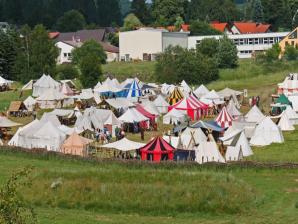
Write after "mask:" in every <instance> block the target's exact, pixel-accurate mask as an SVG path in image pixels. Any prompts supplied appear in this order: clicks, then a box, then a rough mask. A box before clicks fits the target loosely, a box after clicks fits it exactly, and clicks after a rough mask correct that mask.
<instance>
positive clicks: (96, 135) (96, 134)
mask: <svg viewBox="0 0 298 224" xmlns="http://www.w3.org/2000/svg"><path fill="white" fill-rule="evenodd" d="M95 139H96V142H99V130H98V129H96V130H95Z"/></svg>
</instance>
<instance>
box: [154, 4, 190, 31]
mask: <svg viewBox="0 0 298 224" xmlns="http://www.w3.org/2000/svg"><path fill="white" fill-rule="evenodd" d="M185 2H186V0H154V1H153V3H152V15H153V17H154V19H155V23H156V25H159V26H169V25H173V24H174V23H175V20H176V18H177V17H178V16H180V17H184V15H185V8H184V6H185Z"/></svg>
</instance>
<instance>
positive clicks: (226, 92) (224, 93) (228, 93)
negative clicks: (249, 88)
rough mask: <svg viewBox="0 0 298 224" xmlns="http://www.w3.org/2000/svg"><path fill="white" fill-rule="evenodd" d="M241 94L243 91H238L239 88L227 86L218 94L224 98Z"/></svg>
mask: <svg viewBox="0 0 298 224" xmlns="http://www.w3.org/2000/svg"><path fill="white" fill-rule="evenodd" d="M241 94H242V92H240V91H237V90H233V89H230V88H225V89H223V90H221V91H219V92H218V95H220V96H221V97H224V98H230V97H232V96H233V95H235V96H239V95H241Z"/></svg>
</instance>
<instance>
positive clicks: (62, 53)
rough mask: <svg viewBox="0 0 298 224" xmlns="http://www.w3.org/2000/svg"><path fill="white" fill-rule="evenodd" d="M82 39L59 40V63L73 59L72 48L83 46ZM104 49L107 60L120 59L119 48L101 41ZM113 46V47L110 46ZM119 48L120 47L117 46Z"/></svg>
mask: <svg viewBox="0 0 298 224" xmlns="http://www.w3.org/2000/svg"><path fill="white" fill-rule="evenodd" d="M82 44H83V43H82V42H80V41H58V42H57V43H56V44H55V45H56V47H58V48H59V56H58V58H57V64H63V63H70V62H71V60H72V55H71V54H72V50H73V49H74V48H77V47H81V46H82ZM101 45H104V46H103V49H104V50H105V53H106V55H107V62H112V61H118V58H119V53H118V50H114V48H115V47H113V46H112V45H109V44H106V43H103V42H101ZM110 46H111V47H110ZM117 49H118V48H117Z"/></svg>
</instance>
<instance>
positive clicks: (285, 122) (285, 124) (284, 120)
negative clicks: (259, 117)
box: [278, 111, 295, 131]
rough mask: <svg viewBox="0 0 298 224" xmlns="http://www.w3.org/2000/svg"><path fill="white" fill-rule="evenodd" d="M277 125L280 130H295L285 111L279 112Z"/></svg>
mask: <svg viewBox="0 0 298 224" xmlns="http://www.w3.org/2000/svg"><path fill="white" fill-rule="evenodd" d="M278 127H279V128H280V129H281V130H282V131H294V130H295V127H294V125H293V123H292V122H291V121H290V119H289V117H288V115H287V113H285V111H284V112H283V113H282V114H281V118H280V120H279V122H278Z"/></svg>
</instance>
